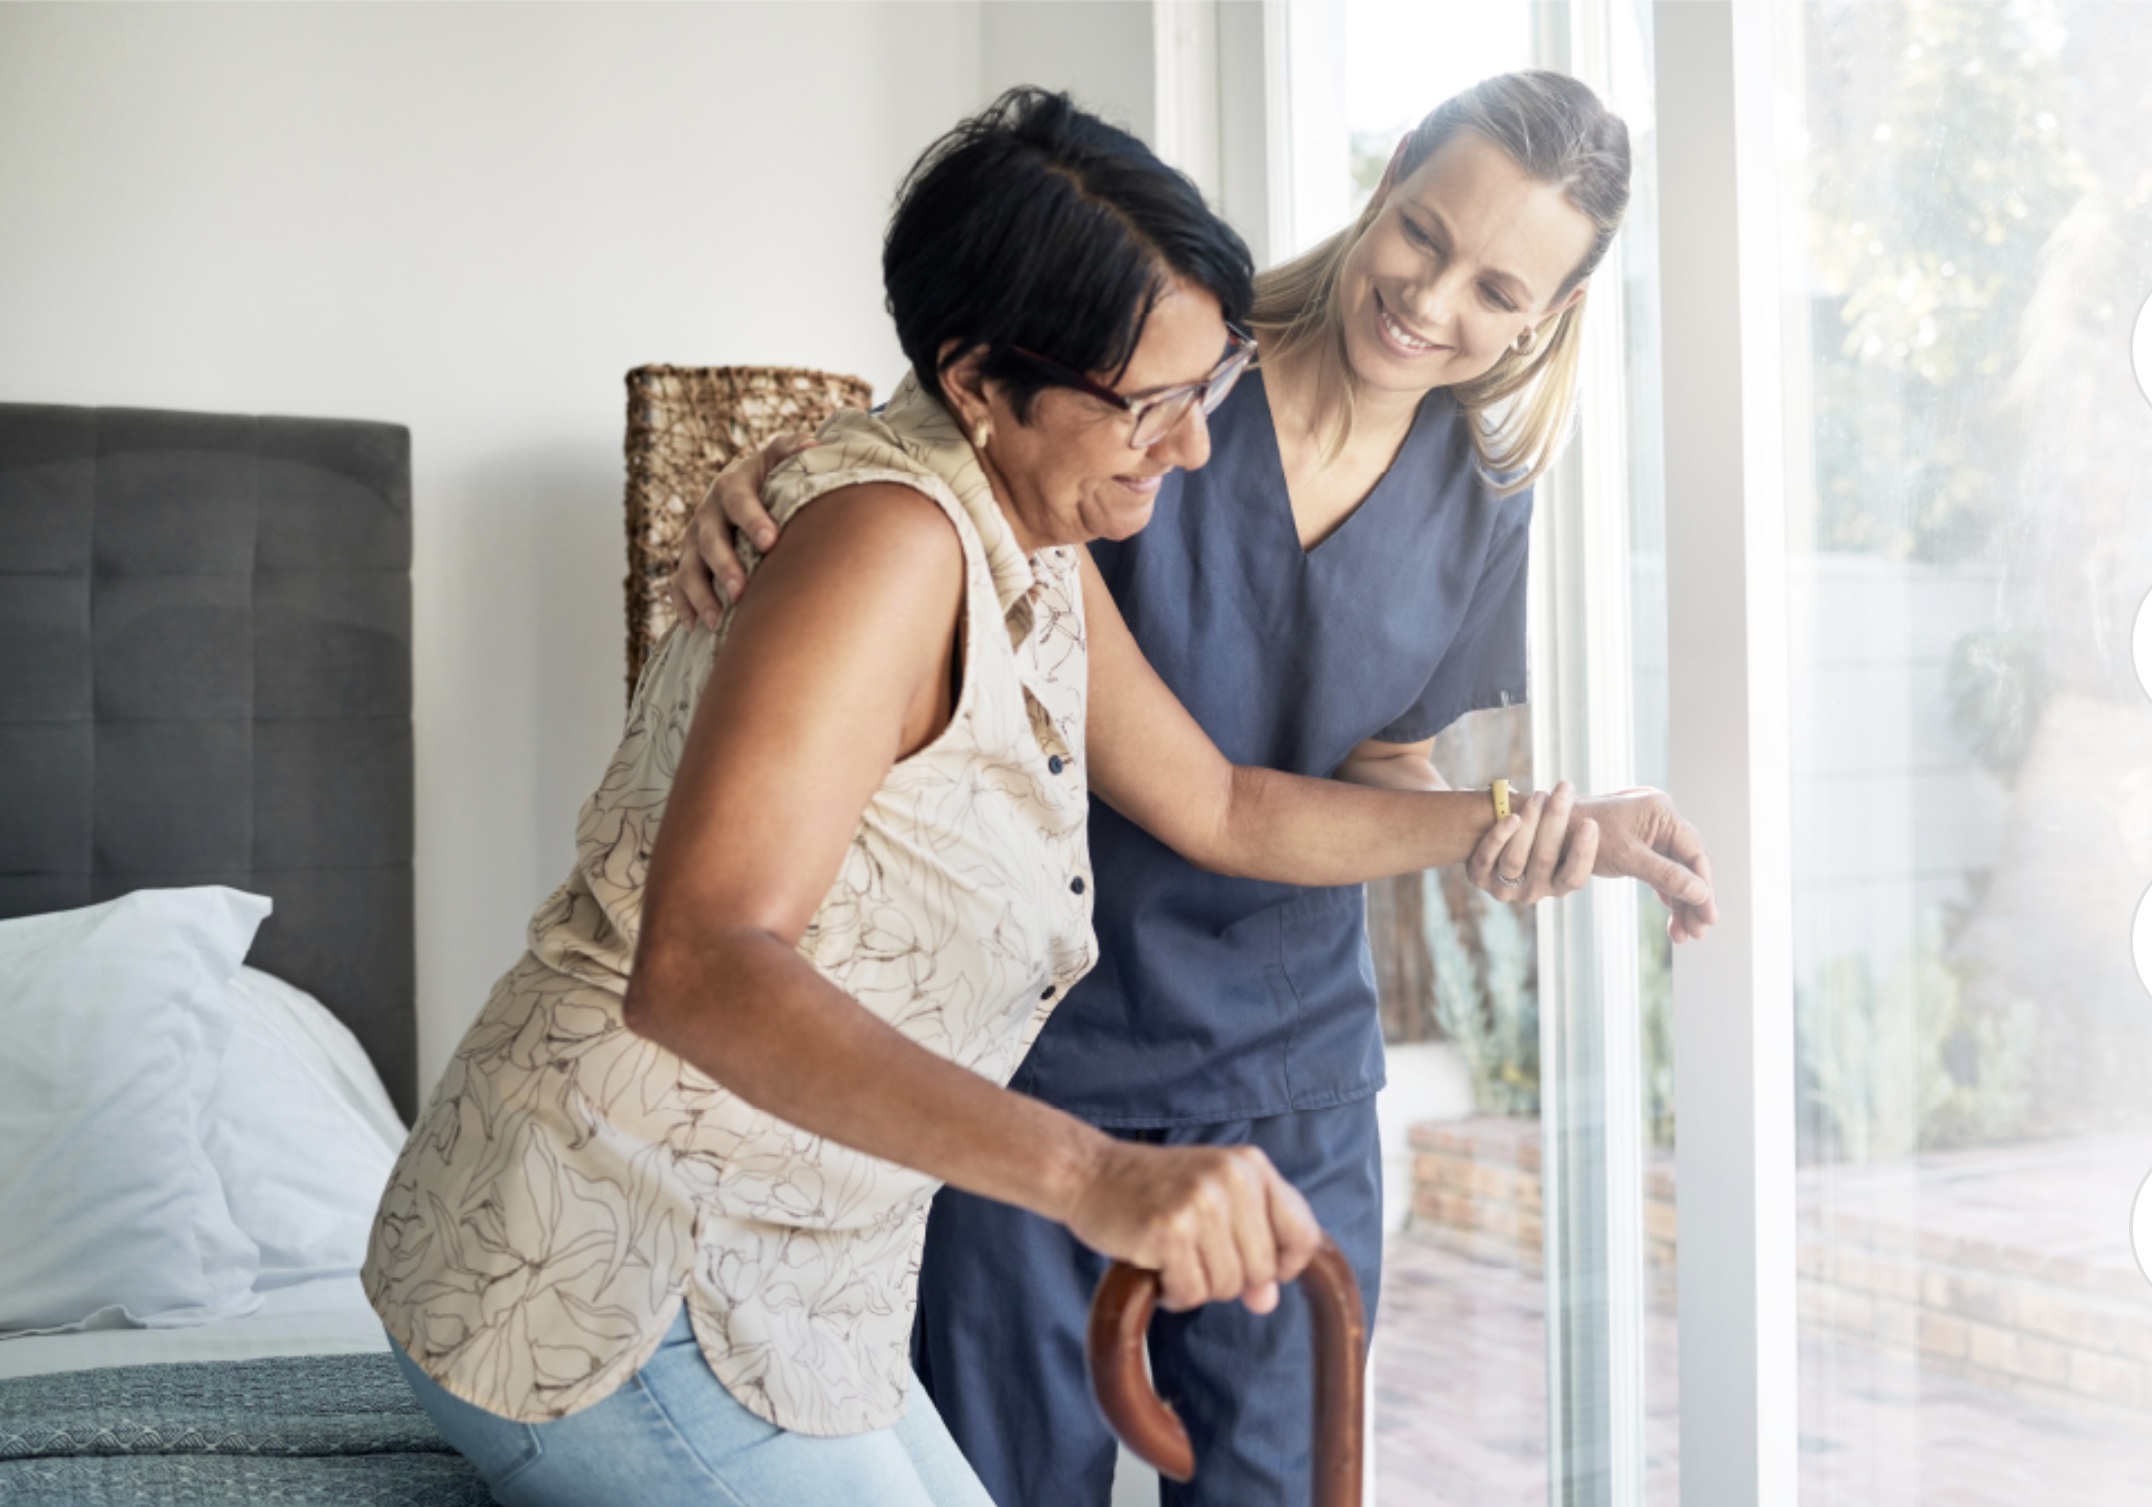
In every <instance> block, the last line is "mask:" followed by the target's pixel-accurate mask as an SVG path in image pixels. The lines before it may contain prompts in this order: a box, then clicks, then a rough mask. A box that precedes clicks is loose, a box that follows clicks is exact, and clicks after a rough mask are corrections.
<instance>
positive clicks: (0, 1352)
mask: <svg viewBox="0 0 2152 1507" xmlns="http://www.w3.org/2000/svg"><path fill="white" fill-rule="evenodd" d="M410 547H411V532H410V462H409V436H408V434H407V433H406V431H404V430H403V429H402V428H400V427H397V426H394V425H387V424H374V423H358V422H349V421H340V420H318V419H293V418H253V417H243V416H231V415H211V414H178V413H164V412H151V411H143V410H122V409H87V408H72V407H55V406H40V405H21V404H0V1030H6V1031H7V1032H8V1034H9V1041H10V1049H9V1051H8V1053H6V1054H0V1056H4V1058H5V1062H4V1065H0V1333H4V1334H5V1335H6V1337H5V1338H0V1501H6V1502H15V1501H22V1502H53V1503H66V1504H70V1507H96V1504H115V1507H119V1504H135V1503H152V1502H154V1503H160V1504H162V1503H177V1502H185V1503H195V1502H199V1503H248V1504H251V1503H262V1504H270V1503H275V1504H299V1503H322V1504H328V1503H335V1504H338V1507H371V1504H375V1503H391V1502H394V1503H405V1502H409V1503H427V1504H442V1507H453V1504H460V1503H466V1502H468V1503H481V1502H485V1501H487V1500H488V1495H487V1493H486V1491H485V1488H484V1486H483V1485H482V1483H480V1482H479V1480H478V1478H477V1476H476V1474H475V1472H473V1471H472V1470H471V1469H470V1467H469V1466H468V1465H467V1464H465V1462H464V1461H463V1460H462V1459H461V1458H460V1457H459V1456H457V1455H455V1454H454V1453H453V1452H452V1451H450V1450H449V1448H448V1447H447V1445H446V1444H445V1443H444V1442H443V1441H442V1440H441V1439H440V1437H439V1436H438V1435H437V1434H436V1433H435V1432H434V1431H433V1429H432V1427H431V1425H430V1424H428V1422H427V1420H426V1419H425V1417H424V1415H423V1414H421V1413H420V1412H419V1411H418V1410H417V1408H416V1406H415V1405H414V1404H413V1402H412V1400H411V1398H410V1394H409V1391H408V1389H407V1388H406V1387H405V1386H404V1384H403V1382H402V1379H401V1377H400V1376H399V1375H398V1374H397V1372H396V1370H395V1367H394V1362H393V1360H392V1358H391V1357H390V1355H389V1354H388V1352H387V1347H386V1342H385V1340H384V1339H383V1337H382V1333H381V1329H380V1326H379V1325H378V1323H376V1322H375V1320H374V1318H373V1316H372V1313H371V1312H370V1310H369V1309H368V1308H367V1306H366V1303H365V1300H364V1296H363V1294H362V1293H361V1292H360V1290H359V1283H358V1279H357V1275H356V1261H357V1251H358V1249H359V1247H360V1246H361V1245H362V1243H363V1231H364V1224H365V1215H366V1212H367V1211H368V1210H369V1209H370V1207H371V1204H372V1201H373V1198H374V1196H375V1194H376V1192H377V1191H378V1188H379V1186H380V1179H381V1178H382V1177H384V1176H385V1174H386V1170H387V1163H388V1159H389V1158H390V1157H392V1156H393V1152H394V1147H395V1145H396V1143H397V1142H398V1141H400V1139H401V1135H402V1127H403V1124H404V1123H406V1122H408V1120H409V1118H410V1117H411V1115H412V1113H413V1111H414V1109H415V1108H416V1101H417V1096H418V1088H419V1085H418V1082H417V1053H416V1030H415V1021H414V993H415V988H414V979H413V946H412V921H413V917H412V804H411V795H412V745H411V720H410V707H411V660H410V620H411V605H410V575H409V572H410ZM255 897H260V898H255ZM242 959H243V960H244V966H242V965H241V960H242Z"/></svg>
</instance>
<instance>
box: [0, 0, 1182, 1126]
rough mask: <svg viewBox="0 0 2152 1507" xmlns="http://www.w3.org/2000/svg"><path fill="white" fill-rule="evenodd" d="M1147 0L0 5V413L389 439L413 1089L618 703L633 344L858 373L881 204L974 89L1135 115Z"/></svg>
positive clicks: (516, 924) (434, 1069) (535, 889)
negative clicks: (167, 415) (310, 430)
mask: <svg viewBox="0 0 2152 1507" xmlns="http://www.w3.org/2000/svg"><path fill="white" fill-rule="evenodd" d="M1151 35H1152V8H1151V6H1150V4H1149V3H1147V0H1145V3H1135V0H1110V3H1109V0H1098V3H1090V0H1085V3H1077V0H1044V3H1031V4H1013V3H984V4H983V3H981V0H910V3H903V4H897V3H887V0H851V3H816V4H804V3H741V4H722V5H699V6H630V5H619V6H615V5H606V4H588V5H512V6H511V5H500V6H496V5H474V6H447V5H440V6H375V5H322V6H313V5H307V6H296V5H295V6H252V5H224V4H204V5H187V6H140V7H135V6H129V7H110V8H108V7H102V6H77V5H72V4H52V5H44V4H6V5H0V401H8V402H44V403H82V404H103V405H129V406H142V407H163V408H183V409H202V410H212V411H225V412H242V413H244V412H256V413H287V414H309V415H321V416H331V417H348V418H369V419H385V420H391V421H394V422H397V423H402V424H407V425H409V426H410V428H411V431H412V446H413V472H414V475H413V481H414V492H415V520H414V536H415V537H414V555H415V559H414V564H413V567H412V580H413V594H414V616H415V629H416V680H415V697H416V707H415V716H416V724H417V741H418V907H419V916H418V928H419V929H418V982H419V1034H420V1071H421V1076H422V1079H423V1082H424V1084H425V1085H426V1086H429V1087H430V1085H431V1083H432V1081H433V1079H434V1077H435V1076H436V1075H437V1074H438V1073H439V1071H440V1069H441V1067H442V1066H443V1064H444V1063H445V1062H446V1060H447V1056H448V1053H449V1052H450V1050H451V1049H452V1048H453V1047H454V1045H455V1042H456V1040H457V1038H458V1037H459V1036H460V1035H461V1034H462V1031H463V1028H464V1026H465V1025H466V1024H467V1023H468V1021H469V1019H470V1017H471V1015H472V1014H473V1013H474V1012H475V1011H476V1010H477V1008H478V1006H479V1004H480V1003H481V1002H482V1001H483V999H484V997H485V993H486V990H487V988H488V987H489V986H490V985H491V983H492V981H493V979H494V977H495V976H496V975H497V974H498V973H499V972H500V971H501V969H502V968H503V967H505V966H506V965H507V964H508V963H509V962H510V961H511V960H512V959H513V957H514V955H515V952H516V950H517V948H518V946H519V945H520V939H521V936H522V928H523V925H524V923H525V921H526V920H527V918H528V916H529V913H530V910H531V908H532V906H533V905H535V904H536V903H537V902H538V900H539V899H541V898H542V897H543V896H544V895H545V894H546V893H547V892H548V891H549V890H550V889H551V888H552V887H553V886H554V885H555V884H557V883H558V882H559V881H560V879H561V877H562V876H563V875H564V874H565V873H566V871H567V866H568V863H569V859H570V855H571V852H572V844H571V841H570V833H571V830H572V827H573V822H574V816H575V810H576V807H577V806H578V805H579V804H580V803H581V801H582V799H583V797H584V796H585V795H586V794H587V793H588V791H589V788H590V786H591V784H592V783H593V781H594V780H595V779H596V777H597V775H598V773H599V772H600V770H601V769H602V768H603V766H604V762H605V759H606V756H607V755H608V754H609V753H610V751H611V749H612V746H613V741H614V739H615V737H616V736H617V735H618V731H619V718H620V713H621V699H622V688H621V674H622V642H621V641H622V632H623V629H622V608H621V577H622V575H623V574H624V571H625V554H624V546H623V542H622V530H621V489H622V481H623V474H622V462H621V438H622V430H623V422H624V420H623V411H624V393H623V388H622V385H621V377H622V374H623V373H624V372H626V371H627V370H628V368H630V367H633V366H638V365H641V364H644V363H646V362H656V361H664V362H674V363H679V364H703V363H708V364H720V363H752V362H775V363H783V364H790V365H805V366H821V367H828V368H833V369H835V370H839V371H850V372H857V373H859V374H861V375H864V376H867V377H869V378H870V379H872V380H873V381H874V383H875V384H876V386H877V388H878V389H880V390H883V391H886V390H887V388H888V386H889V385H890V383H891V382H893V381H894V380H895V378H896V377H897V376H898V375H899V374H900V373H901V371H902V367H903V360H902V356H901V355H900V353H899V352H898V350H897V346H896V341H895V339H894V337H893V336H892V335H891V334H890V331H889V322H888V317H887V315H886V314H885V313H884V312H883V309H882V296H881V285H880V276H879V260H878V259H879V248H880V238H881V230H882V225H883V222H884V219H885V217H886V215H887V213H888V208H889V203H890V197H891V193H892V191H893V190H894V188H895V186H896V183H897V180H898V178H899V177H900V176H901V175H902V173H903V170H904V169H905V167H907V166H908V165H909V164H910V162H911V160H912V158H913V157H914V156H915V155H916V154H917V152H918V151H919V149H920V148H921V147H923V146H924V145H925V144H926V143H927V142H928V141H930V140H931V139H932V138H933V137H934V136H936V135H938V134H939V133H940V132H941V131H943V130H945V129H946V128H947V127H948V126H949V125H951V124H952V123H954V122H955V120H956V119H957V118H958V117H959V116H961V115H963V114H964V113H966V112H967V111H969V110H972V109H975V108H976V107H977V106H978V105H979V104H981V103H983V102H984V101H985V100H986V99H988V98H990V97H992V95H994V94H995V93H998V92H999V91H1000V90H1001V89H1003V88H1006V87H1007V86H1009V85H1010V84H1014V83H1020V82H1032V83H1040V84H1045V85H1047V86H1049V87H1055V88H1068V89H1070V90H1072V91H1073V92H1074V93H1075V94H1076V96H1077V97H1078V99H1079V100H1080V101H1081V102H1083V103H1084V104H1086V105H1088V106H1089V107H1091V108H1093V109H1096V110H1098V111H1099V112H1100V113H1102V114H1104V115H1106V116H1107V117H1108V118H1110V119H1114V120H1116V121H1118V122H1120V123H1122V124H1125V125H1127V126H1129V127H1131V128H1132V129H1134V130H1136V131H1138V132H1139V133H1142V134H1149V132H1150V131H1151V129H1152V123H1153V114H1154V79H1153V70H1152V47H1151Z"/></svg>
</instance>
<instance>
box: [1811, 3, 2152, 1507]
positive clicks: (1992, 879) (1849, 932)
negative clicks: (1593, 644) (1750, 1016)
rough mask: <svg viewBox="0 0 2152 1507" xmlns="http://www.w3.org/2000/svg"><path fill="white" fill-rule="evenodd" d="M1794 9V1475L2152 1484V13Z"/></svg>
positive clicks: (1919, 1497) (1992, 1490)
mask: <svg viewBox="0 0 2152 1507" xmlns="http://www.w3.org/2000/svg"><path fill="white" fill-rule="evenodd" d="M1772 43H1773V54H1774V57H1775V59H1776V64H1777V67H1776V70H1775V72H1776V86H1777V98H1778V100H1779V101H1780V104H1781V108H1780V110H1779V111H1778V112H1777V119H1778V126H1777V130H1776V141H1777V147H1778V152H1779V161H1780V164H1781V170H1782V174H1783V177H1782V182H1783V183H1784V185H1785V188H1786V193H1787V199H1786V210H1785V213H1784V215H1783V217H1782V220H1781V224H1780V232H1781V233H1780V236H1779V238H1778V247H1777V250H1778V253H1779V255H1780V257H1781V258H1782V265H1781V276H1780V279H1779V282H1780V286H1781V288H1782V289H1783V290H1784V295H1785V296H1784V298H1783V301H1782V314H1783V321H1782V326H1781V330H1780V341H1781V343H1782V352H1783V372H1784V381H1785V393H1786V398H1787V402H1786V429H1785V462H1784V464H1785V488H1786V499H1787V518H1786V567H1787V606H1788V612H1789V618H1788V629H1789V672H1790V679H1789V685H1790V691H1791V706H1790V709H1789V713H1790V719H1789V720H1790V730H1791V779H1792V788H1791V792H1790V796H1791V806H1792V819H1793V820H1792V830H1793V834H1794V838H1793V855H1792V856H1793V888H1792V905H1793V929H1792V942H1793V972H1794V979H1793V983H1794V1014H1795V1030H1796V1054H1795V1059H1794V1063H1793V1066H1792V1070H1793V1072H1794V1074H1795V1095H1796V1098H1795V1103H1796V1109H1797V1115H1798V1120H1797V1124H1798V1146H1797V1154H1798V1158H1799V1163H1800V1171H1799V1175H1798V1181H1797V1190H1798V1191H1797V1198H1798V1203H1797V1207H1798V1225H1797V1230H1796V1236H1795V1238H1796V1240H1797V1242H1798V1246H1797V1251H1798V1270H1799V1307H1800V1327H1801V1339H1800V1404H1799V1407H1800V1443H1801V1457H1800V1458H1801V1500H1802V1501H1803V1502H1804V1503H1813V1504H1817V1507H1825V1504H1828V1507H1840V1504H1846V1507H1850V1504H1853V1503H1862V1504H1874V1507H1898V1504H1905V1507H1912V1504H1914V1503H1930V1502H1940V1501H1948V1502H1952V1503H1959V1504H1964V1507H1979V1504H1988V1503H1993V1504H1996V1507H2002V1504H2005V1503H2009V1504H2017V1503H2023V1502H2028V1501H2037V1502H2039V1503H2041V1504H2042V1507H2094V1504H2102V1507H2106V1504H2113V1503H2117V1502H2121V1501H2125V1500H2137V1499H2139V1498H2141V1497H2142V1496H2143V1495H2144V1494H2145V1493H2146V1492H2148V1491H2152V1285H2148V1284H2147V1283H2146V1281H2145V1279H2144V1277H2143V1275H2142V1274H2141V1273H2140V1272H2139V1271H2138V1269H2137V1266H2136V1264H2135V1262H2134V1261H2133V1260H2132V1256H2131V1252H2130V1248H2129V1242H2128V1230H2129V1214H2130V1206H2131V1201H2132V1198H2133V1196H2134V1194H2135V1193H2136V1190H2137V1188H2138V1185H2139V1184H2140V1182H2142V1181H2143V1180H2144V1178H2145V1177H2146V1175H2147V1173H2148V1172H2152V999H2148V998H2147V992H2146V984H2145V983H2144V982H2143V981H2141V980H2140V979H2139V978H2138V976H2137V973H2136V971H2135V969H2134V968H2133V966H2132V961H2131V955H2130V946H2129V938H2130V928H2131V919H2132V913H2133V911H2134V910H2135V908H2136V906H2137V904H2138V899H2139V896H2140V895H2141V894H2142V893H2144V892H2145V890H2146V889H2147V887H2148V886H2152V701H2148V700H2147V695H2146V691H2145V689H2144V688H2143V687H2142V686H2141V685H2140V684H2139V682H2138V678H2137V675H2136V674H2135V672H2134V669H2133V667H2132V666H2131V663H2130V652H2129V644H2130V631H2131V623H2132V619H2133V617H2134V615H2135V612H2136V609H2137V606H2138V603H2139V602H2140V601H2141V600H2142V599H2143V598H2144V596H2145V594H2146V592H2147V590H2148V589H2152V482H2148V477H2152V406H2148V405H2147V403H2146V401H2145V398H2144V396H2143V394H2142V393H2141V392H2140V391H2139V389H2138V386H2137V384H2136V382H2135V381H2134V380H2133V377H2132V374H2131V369H2130V349H2129V336H2130V328H2131V323H2132V317H2133V316H2134V314H2135V313H2136V310H2137V308H2138V306H2139V305H2141V304H2143V303H2144V301H2145V300H2146V298H2147V297H2148V295H2152V154H2148V146H2147V144H2148V143H2152V93H2148V91H2147V89H2146V81H2147V80H2148V79H2152V14H2148V13H2147V12H2146V11H2145V10H2144V9H2142V8H2140V7H2137V6H2131V5H2112V4H2061V3H2029V0H2016V3H2008V4H2000V3H1994V0H1899V3H1890V4H1871V3H1860V4H1855V3H1845V0H1837V3H1830V4H1820V5H1808V6H1803V7H1801V8H1799V9H1797V10H1791V11H1789V12H1788V14H1787V16H1786V18H1785V20H1784V21H1783V22H1782V23H1781V25H1780V27H1779V28H1778V31H1777V33H1776V35H1775V36H1774V37H1773V38H1772Z"/></svg>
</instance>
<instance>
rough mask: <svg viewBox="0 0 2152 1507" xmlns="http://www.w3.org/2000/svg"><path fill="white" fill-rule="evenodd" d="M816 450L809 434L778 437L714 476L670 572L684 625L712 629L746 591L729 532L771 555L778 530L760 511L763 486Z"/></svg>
mask: <svg viewBox="0 0 2152 1507" xmlns="http://www.w3.org/2000/svg"><path fill="white" fill-rule="evenodd" d="M814 445H815V439H814V436H813V435H811V434H780V435H778V436H777V438H775V439H773V440H771V441H770V442H769V443H768V444H767V445H764V446H763V447H762V448H761V449H760V450H742V451H741V452H740V453H739V454H738V455H735V456H734V457H733V458H732V459H731V461H730V462H728V463H727V464H726V466H725V469H724V470H722V471H720V472H718V473H717V479H716V480H715V481H713V482H711V483H710V490H709V491H708V492H707V493H705V494H704V495H703V499H702V506H701V507H699V508H697V509H695V516H694V517H692V518H690V519H688V521H687V538H686V539H685V540H684V541H683V542H682V544H681V546H680V563H679V564H678V565H675V566H674V567H673V577H672V604H673V611H674V612H676V613H678V614H679V615H680V621H681V622H682V623H692V622H695V621H696V620H698V619H700V620H701V622H702V625H703V626H704V627H705V628H715V627H716V626H717V625H718V624H719V623H720V622H722V621H724V617H725V613H726V611H727V610H728V608H729V606H730V604H731V603H733V602H737V601H738V600H739V599H740V593H741V592H743V591H745V590H747V567H746V566H745V565H743V564H741V563H740V556H739V553H738V551H737V550H735V549H734V547H733V543H732V540H733V530H734V529H738V530H739V531H740V533H741V534H742V535H743V536H745V537H746V538H748V539H749V540H752V541H753V543H754V546H755V548H756V549H759V550H761V551H762V552H763V553H764V554H768V553H769V552H770V550H771V548H772V547H773V546H774V545H775V544H776V543H777V525H776V524H775V523H774V522H772V521H771V519H770V515H769V513H768V512H767V511H765V510H764V508H763V506H762V483H763V482H764V481H765V480H767V479H768V477H769V474H770V472H771V470H773V469H774V468H775V467H776V466H777V465H778V464H779V463H780V462H782V461H787V460H790V459H791V458H792V457H793V456H795V455H797V454H799V453H800V452H801V451H802V450H812V449H813V448H814Z"/></svg>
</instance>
